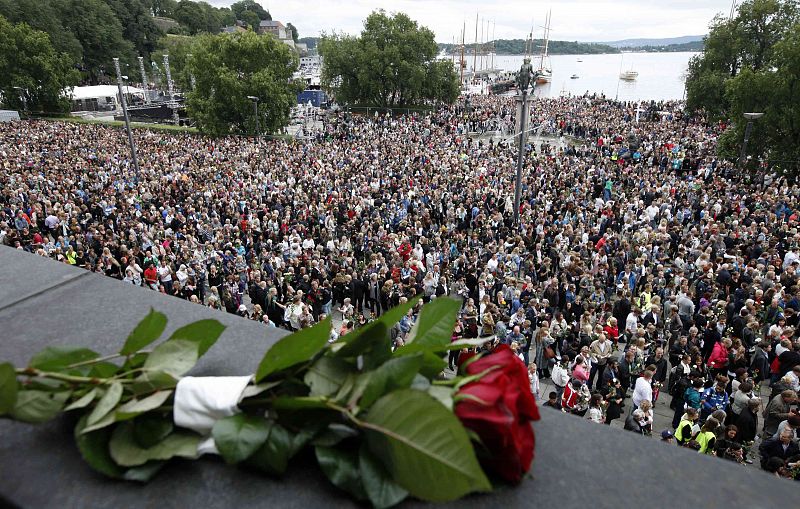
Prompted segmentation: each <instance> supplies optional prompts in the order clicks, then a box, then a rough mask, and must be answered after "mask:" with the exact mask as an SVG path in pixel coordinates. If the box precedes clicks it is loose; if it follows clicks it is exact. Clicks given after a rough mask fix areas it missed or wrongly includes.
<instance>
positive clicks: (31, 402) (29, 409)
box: [10, 390, 72, 424]
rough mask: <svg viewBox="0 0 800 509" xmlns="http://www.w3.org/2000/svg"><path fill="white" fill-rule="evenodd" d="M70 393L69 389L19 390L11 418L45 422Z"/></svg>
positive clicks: (61, 405)
mask: <svg viewBox="0 0 800 509" xmlns="http://www.w3.org/2000/svg"><path fill="white" fill-rule="evenodd" d="M71 394H72V392H70V391H61V392H48V391H28V390H25V391H19V392H18V393H17V402H16V404H15V405H14V409H13V410H11V412H10V414H11V418H12V419H14V420H17V421H21V422H28V423H31V424H38V423H41V422H47V421H49V420H50V419H52V418H53V417H55V416H57V415H58V413H59V412H61V409H63V408H64V403H66V401H67V400H68V399H69V397H70V395H71Z"/></svg>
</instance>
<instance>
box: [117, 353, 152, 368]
mask: <svg viewBox="0 0 800 509" xmlns="http://www.w3.org/2000/svg"><path fill="white" fill-rule="evenodd" d="M149 356H150V354H149V353H141V352H140V353H135V354H133V355H131V356H130V357H128V359H127V360H125V362H124V363H123V364H122V371H132V370H134V369H139V368H141V367H142V366H144V361H146V360H147V358H148V357H149Z"/></svg>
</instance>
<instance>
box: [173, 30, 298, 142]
mask: <svg viewBox="0 0 800 509" xmlns="http://www.w3.org/2000/svg"><path fill="white" fill-rule="evenodd" d="M191 49H192V56H191V57H190V58H188V59H187V62H186V71H185V72H186V73H193V74H194V76H195V79H196V87H195V89H194V90H192V91H191V92H189V93H188V94H187V96H186V107H187V110H188V113H189V115H190V116H191V117H192V118H193V119H195V121H196V122H197V125H198V127H199V128H200V130H201V131H203V132H206V133H209V134H213V135H224V134H230V133H238V134H252V133H254V132H255V117H254V114H253V103H252V101H251V100H250V99H248V96H255V97H258V98H259V102H258V119H259V121H258V124H259V127H260V130H261V131H262V132H270V133H272V132H276V131H278V130H279V129H280V128H282V127H283V126H285V125H286V123H287V122H288V119H289V113H290V111H291V108H292V106H293V105H294V104H296V102H297V93H298V92H299V91H300V90H302V87H301V86H300V85H299V84H297V83H295V82H293V81H292V74H293V73H294V70H295V69H296V68H297V56H296V54H295V53H294V52H293V51H292V50H291V49H290V48H289V47H288V46H287V45H285V44H283V43H282V42H280V41H279V40H277V39H275V38H274V37H260V36H258V35H256V34H255V33H253V32H250V31H248V32H241V33H235V34H221V35H201V36H199V37H197V38H196V42H195V43H194V44H193V46H192V48H191Z"/></svg>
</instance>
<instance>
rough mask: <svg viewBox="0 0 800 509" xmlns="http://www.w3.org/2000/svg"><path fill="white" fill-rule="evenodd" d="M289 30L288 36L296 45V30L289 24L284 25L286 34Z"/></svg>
mask: <svg viewBox="0 0 800 509" xmlns="http://www.w3.org/2000/svg"><path fill="white" fill-rule="evenodd" d="M290 30H291V32H290V35H291V37H292V40H293V41H294V42H295V44H297V41H298V35H297V28H296V27H295V26H294V25H292V24H291V23H286V31H287V32H288V31H290Z"/></svg>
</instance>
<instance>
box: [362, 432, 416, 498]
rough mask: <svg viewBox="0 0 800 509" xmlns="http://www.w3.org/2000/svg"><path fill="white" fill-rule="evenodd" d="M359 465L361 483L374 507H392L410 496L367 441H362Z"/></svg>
mask: <svg viewBox="0 0 800 509" xmlns="http://www.w3.org/2000/svg"><path fill="white" fill-rule="evenodd" d="M358 467H359V470H360V471H361V483H362V484H363V485H364V491H365V492H366V493H367V497H368V498H369V501H370V502H371V503H372V506H373V507H376V508H377V509H383V508H385V507H392V506H394V505H397V504H399V503H400V502H402V501H403V500H404V499H405V498H406V497H407V496H408V491H406V490H405V489H403V488H402V487H401V486H400V485H398V484H397V483H395V482H394V481H393V480H392V478H391V477H390V476H389V473H388V472H387V471H386V469H385V468H384V467H383V465H382V464H381V462H380V461H379V460H378V459H377V458H376V457H375V455H374V454H372V452H370V450H369V447H367V444H366V443H362V444H361V448H360V449H359V451H358Z"/></svg>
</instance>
